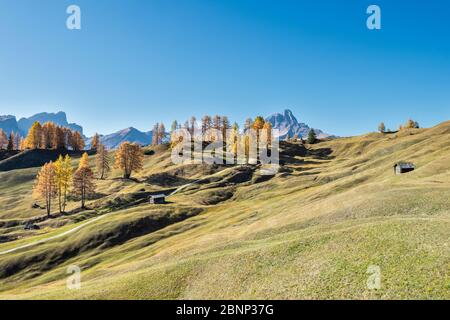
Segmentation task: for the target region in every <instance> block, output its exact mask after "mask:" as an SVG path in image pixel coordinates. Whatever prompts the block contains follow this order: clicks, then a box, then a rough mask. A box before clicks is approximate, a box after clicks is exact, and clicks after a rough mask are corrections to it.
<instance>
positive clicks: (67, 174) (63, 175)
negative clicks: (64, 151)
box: [55, 155, 73, 213]
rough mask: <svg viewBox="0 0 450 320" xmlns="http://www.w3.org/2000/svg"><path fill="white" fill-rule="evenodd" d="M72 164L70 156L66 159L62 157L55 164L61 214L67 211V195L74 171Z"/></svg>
mask: <svg viewBox="0 0 450 320" xmlns="http://www.w3.org/2000/svg"><path fill="white" fill-rule="evenodd" d="M71 162H72V161H71V159H70V157H69V155H66V156H65V157H63V156H62V155H60V156H59V158H58V160H57V161H56V162H55V178H56V187H57V193H58V204H59V212H60V213H63V212H65V210H66V204H67V194H68V191H69V187H70V183H71V181H72V171H73V170H72V163H71Z"/></svg>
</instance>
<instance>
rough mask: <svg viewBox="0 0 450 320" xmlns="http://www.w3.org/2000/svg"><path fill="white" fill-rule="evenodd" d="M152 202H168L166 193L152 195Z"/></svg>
mask: <svg viewBox="0 0 450 320" xmlns="http://www.w3.org/2000/svg"><path fill="white" fill-rule="evenodd" d="M150 203H151V204H165V203H166V195H165V194H154V195H152V196H150Z"/></svg>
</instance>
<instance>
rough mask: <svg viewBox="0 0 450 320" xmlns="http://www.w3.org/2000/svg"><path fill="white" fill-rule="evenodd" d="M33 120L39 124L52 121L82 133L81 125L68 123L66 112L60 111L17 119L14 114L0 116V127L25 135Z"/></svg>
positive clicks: (6, 130) (7, 131)
mask: <svg viewBox="0 0 450 320" xmlns="http://www.w3.org/2000/svg"><path fill="white" fill-rule="evenodd" d="M35 121H39V122H40V123H41V124H44V123H46V122H53V123H55V124H57V125H59V126H62V127H66V128H69V129H71V130H74V131H78V132H79V133H81V134H83V127H81V126H80V125H78V124H76V123H69V122H68V121H67V116H66V114H65V113H64V112H62V111H60V112H58V113H47V112H42V113H38V114H35V115H33V116H31V117H29V118H21V119H20V120H19V121H17V120H16V117H15V116H11V115H8V116H0V129H2V130H3V131H5V132H6V133H7V134H9V133H11V132H14V133H20V135H21V136H26V135H27V133H28V130H30V128H31V126H32V124H33V122H35Z"/></svg>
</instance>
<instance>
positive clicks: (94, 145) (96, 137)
mask: <svg viewBox="0 0 450 320" xmlns="http://www.w3.org/2000/svg"><path fill="white" fill-rule="evenodd" d="M99 144H100V136H99V135H98V133H96V134H94V136H93V137H92V141H91V149H93V150H97V148H98V145H99Z"/></svg>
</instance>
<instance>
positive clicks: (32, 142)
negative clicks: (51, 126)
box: [26, 121, 42, 149]
mask: <svg viewBox="0 0 450 320" xmlns="http://www.w3.org/2000/svg"><path fill="white" fill-rule="evenodd" d="M26 141H27V142H26V145H27V148H29V149H39V148H41V147H42V126H41V124H40V123H39V122H38V121H36V122H34V123H33V124H32V126H31V128H30V130H29V131H28V136H27V139H26Z"/></svg>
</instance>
